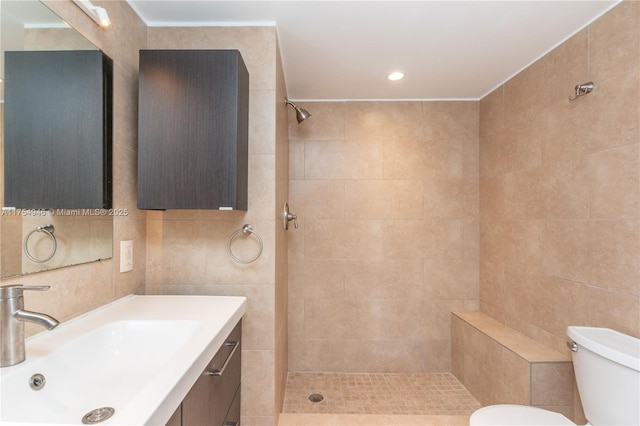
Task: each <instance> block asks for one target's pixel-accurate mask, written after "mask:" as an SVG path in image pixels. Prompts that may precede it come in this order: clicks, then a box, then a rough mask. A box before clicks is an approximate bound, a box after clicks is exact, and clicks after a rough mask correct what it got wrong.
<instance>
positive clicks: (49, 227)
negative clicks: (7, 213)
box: [23, 224, 58, 263]
mask: <svg viewBox="0 0 640 426" xmlns="http://www.w3.org/2000/svg"><path fill="white" fill-rule="evenodd" d="M54 231H55V228H54V227H53V225H51V224H49V225H45V226H38V227H37V228H36V229H34V230H33V231H31V232H29V233H28V234H27V236H26V237H25V239H24V244H23V248H24V254H26V255H27V257H28V258H29V260H31V261H32V262H36V263H44V262H47V261H49V260H51V258H52V257H53V256H54V255H55V254H56V250H57V249H58V242H57V241H56V237H55V235H53V232H54ZM34 232H44V233H45V234H47V235H48V236H49V238H51V243H52V245H53V248H52V249H51V254H50V255H49V256H47V257H46V258H45V259H37V258H35V257H34V256H33V255H32V254H31V253H30V252H29V246H28V244H29V238H31V235H33V233H34Z"/></svg>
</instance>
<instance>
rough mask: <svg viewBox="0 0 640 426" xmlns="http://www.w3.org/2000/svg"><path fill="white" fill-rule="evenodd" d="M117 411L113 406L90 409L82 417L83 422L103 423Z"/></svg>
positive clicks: (87, 423)
mask: <svg viewBox="0 0 640 426" xmlns="http://www.w3.org/2000/svg"><path fill="white" fill-rule="evenodd" d="M115 413H116V410H115V409H114V408H112V407H100V408H96V409H95V410H91V411H89V412H88V413H87V414H85V415H84V417H82V424H84V425H94V424H96V423H101V422H104V421H105V420H108V419H110V418H111V417H112V416H113V415H114V414H115Z"/></svg>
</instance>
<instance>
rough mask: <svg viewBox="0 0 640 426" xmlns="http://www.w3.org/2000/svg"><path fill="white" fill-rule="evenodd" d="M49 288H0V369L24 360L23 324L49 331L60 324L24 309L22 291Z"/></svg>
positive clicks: (45, 316)
mask: <svg viewBox="0 0 640 426" xmlns="http://www.w3.org/2000/svg"><path fill="white" fill-rule="evenodd" d="M49 288H50V287H49V286H48V285H45V286H27V285H4V286H0V368H1V367H10V366H12V365H15V364H19V363H21V362H22V361H24V360H25V351H24V322H25V321H28V322H33V323H36V324H40V325H41V326H43V327H45V328H47V330H51V329H53V328H55V327H57V326H58V325H59V324H60V323H59V322H58V320H56V319H55V318H52V317H50V316H49V315H46V314H40V313H37V312H31V311H27V310H25V309H24V297H23V296H22V292H23V291H24V290H38V291H45V290H49Z"/></svg>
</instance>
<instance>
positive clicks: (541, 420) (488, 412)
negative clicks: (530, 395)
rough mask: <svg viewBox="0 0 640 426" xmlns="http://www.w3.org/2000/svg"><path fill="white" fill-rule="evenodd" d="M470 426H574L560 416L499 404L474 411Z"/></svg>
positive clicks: (538, 410) (539, 409) (554, 413)
mask: <svg viewBox="0 0 640 426" xmlns="http://www.w3.org/2000/svg"><path fill="white" fill-rule="evenodd" d="M469 424H470V425H472V426H500V425H505V426H507V425H508V426H513V425H549V426H551V425H554V426H576V424H575V423H573V422H572V421H571V420H569V419H568V418H566V417H565V416H563V415H562V414H559V413H556V412H553V411H548V410H543V409H542V408H536V407H529V406H526V405H510V404H499V405H490V406H488V407H483V408H480V409H479V410H476V411H475V412H474V413H473V414H472V415H471V418H470V419H469Z"/></svg>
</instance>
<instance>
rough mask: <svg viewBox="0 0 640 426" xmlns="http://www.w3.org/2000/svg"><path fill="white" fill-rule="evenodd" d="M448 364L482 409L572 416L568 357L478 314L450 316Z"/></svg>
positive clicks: (570, 369)
mask: <svg viewBox="0 0 640 426" xmlns="http://www.w3.org/2000/svg"><path fill="white" fill-rule="evenodd" d="M451 364H452V372H453V374H454V375H455V376H456V377H457V378H458V380H460V382H462V384H463V385H464V386H465V387H466V388H467V389H468V390H469V392H471V394H472V395H473V396H474V397H475V398H476V399H477V400H478V401H479V402H480V403H481V404H482V405H483V406H486V405H492V404H522V405H531V406H535V407H540V408H544V409H547V410H552V411H556V412H559V413H562V414H564V415H565V416H566V417H568V418H570V419H573V418H574V417H575V416H574V374H573V365H572V363H571V356H570V355H568V354H563V353H560V352H558V351H555V350H553V349H550V348H548V347H546V346H544V345H542V344H541V343H539V342H537V341H535V340H533V339H531V338H529V337H527V336H525V335H524V334H522V333H520V332H518V331H516V330H514V329H513V328H511V327H508V326H507V325H505V324H503V323H501V322H499V321H497V320H495V319H493V318H491V317H489V316H488V315H486V314H484V313H482V312H478V311H474V312H453V313H452V317H451Z"/></svg>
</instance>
